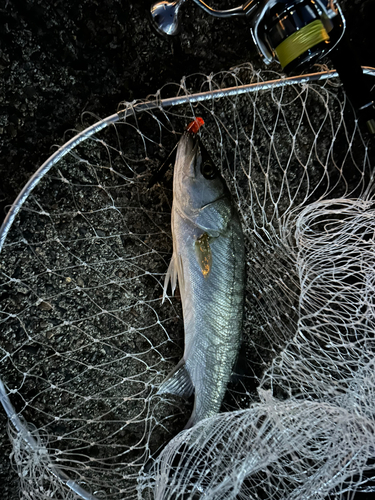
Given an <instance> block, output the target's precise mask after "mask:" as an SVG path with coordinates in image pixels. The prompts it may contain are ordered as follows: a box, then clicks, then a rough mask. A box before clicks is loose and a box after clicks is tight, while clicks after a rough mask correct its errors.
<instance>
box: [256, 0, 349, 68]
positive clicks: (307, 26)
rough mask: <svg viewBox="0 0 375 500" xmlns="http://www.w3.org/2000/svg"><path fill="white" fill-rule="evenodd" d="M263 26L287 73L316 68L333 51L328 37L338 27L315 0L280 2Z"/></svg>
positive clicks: (272, 48)
mask: <svg viewBox="0 0 375 500" xmlns="http://www.w3.org/2000/svg"><path fill="white" fill-rule="evenodd" d="M260 24H261V27H260V29H261V30H262V35H263V38H264V40H265V42H266V43H267V44H268V45H269V47H270V49H271V51H272V54H273V55H274V57H275V58H276V59H277V60H278V61H279V62H280V64H281V66H282V68H283V70H284V71H285V72H286V73H290V72H293V71H295V70H297V71H299V70H301V69H303V68H304V67H306V66H308V65H310V64H313V63H314V62H315V61H317V60H318V59H320V58H321V57H323V56H324V55H325V54H327V52H328V51H329V50H330V49H331V48H332V41H331V37H330V35H329V34H328V33H329V32H330V31H332V29H333V27H334V25H333V23H332V22H331V20H330V19H329V18H328V16H327V15H326V14H325V13H323V12H322V11H321V10H320V9H319V8H318V5H317V3H316V2H314V1H313V0H303V1H302V2H299V3H296V2H295V1H293V0H286V1H285V0H284V1H278V2H277V3H276V4H275V5H273V7H271V8H270V9H269V10H268V11H267V13H266V14H265V16H264V18H263V19H262V21H261V23H260ZM340 28H342V23H341V26H340ZM336 29H339V28H336Z"/></svg>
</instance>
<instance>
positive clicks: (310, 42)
mask: <svg viewBox="0 0 375 500" xmlns="http://www.w3.org/2000/svg"><path fill="white" fill-rule="evenodd" d="M185 1H186V0H177V1H172V2H171V1H166V0H163V1H159V2H157V3H155V4H153V5H152V7H151V17H152V20H153V23H154V25H155V27H156V29H157V30H158V31H159V32H160V33H162V34H164V35H176V34H177V33H178V32H179V21H180V9H181V6H182V5H183V4H184V3H185ZM193 2H194V3H196V4H197V5H198V6H199V7H201V8H202V9H203V10H204V11H205V12H207V13H208V14H210V15H212V16H215V17H221V18H228V17H233V16H245V17H246V18H247V19H248V21H249V25H250V31H251V35H252V38H253V41H254V43H255V45H256V47H257V48H258V52H259V54H260V55H261V57H262V59H263V61H264V62H265V63H266V64H269V63H271V62H273V61H277V62H279V63H280V65H281V67H282V68H283V71H284V72H285V73H287V74H290V73H297V72H300V71H301V70H303V69H305V68H306V67H309V66H311V65H313V64H314V63H315V62H317V61H319V60H320V59H321V58H322V57H324V56H326V55H328V54H329V56H330V58H331V60H332V62H333V64H334V66H335V68H336V70H337V71H338V73H339V75H340V79H341V81H342V83H343V85H344V88H345V90H346V93H347V94H348V96H349V98H350V100H351V102H352V104H353V105H354V107H355V108H356V111H357V113H358V115H359V117H360V119H361V120H363V121H364V122H365V123H366V124H367V128H368V129H369V130H370V132H371V133H373V134H375V108H374V103H373V101H372V99H371V95H370V88H369V86H368V85H367V81H365V79H364V76H363V73H362V69H361V66H360V64H359V62H358V61H357V60H356V56H355V54H354V52H353V50H352V48H351V45H350V43H349V40H348V39H347V37H346V36H345V29H346V22H345V18H344V15H343V13H342V11H341V9H340V6H339V4H338V1H337V0H248V1H245V3H244V4H243V5H240V6H239V7H235V8H233V9H227V10H217V9H213V8H212V7H210V6H208V5H207V4H205V3H204V2H203V1H202V0H193Z"/></svg>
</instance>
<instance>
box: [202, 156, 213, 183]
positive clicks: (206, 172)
mask: <svg viewBox="0 0 375 500" xmlns="http://www.w3.org/2000/svg"><path fill="white" fill-rule="evenodd" d="M201 173H202V175H203V177H204V178H205V179H214V178H215V177H216V176H217V169H216V167H215V165H214V164H213V163H212V161H211V160H206V161H204V162H203V163H202V166H201Z"/></svg>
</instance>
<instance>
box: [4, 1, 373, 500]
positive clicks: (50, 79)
mask: <svg viewBox="0 0 375 500" xmlns="http://www.w3.org/2000/svg"><path fill="white" fill-rule="evenodd" d="M150 4H151V2H149V1H137V2H129V1H122V2H121V1H120V0H111V1H110V0H107V1H100V2H99V1H94V0H91V1H90V0H82V1H81V2H79V3H78V2H68V3H67V2H63V1H47V0H39V1H32V0H24V1H22V0H10V1H7V0H4V2H3V4H2V6H1V7H0V15H1V25H0V85H1V95H0V150H1V157H0V176H1V181H0V209H1V218H2V217H3V215H4V214H5V213H6V210H7V206H9V204H10V203H12V202H13V200H14V199H15V197H16V196H17V194H18V193H19V191H20V189H21V188H22V186H23V185H24V184H25V182H26V181H27V180H28V178H29V177H30V175H31V174H32V173H33V172H34V171H35V170H36V169H37V168H38V167H39V166H40V165H41V164H42V163H43V161H44V160H45V159H46V158H48V156H49V155H50V154H51V153H52V152H53V151H54V145H56V144H58V145H61V144H63V143H64V133H65V132H66V131H67V130H69V129H72V128H79V127H80V123H81V117H82V115H83V114H84V113H86V112H87V113H92V114H94V115H97V116H98V117H100V118H102V117H104V116H107V115H110V114H112V113H114V112H115V111H116V110H117V107H118V104H119V102H121V101H124V100H125V101H132V100H133V99H137V98H144V97H146V96H147V95H149V94H152V93H155V92H156V91H157V90H158V89H159V88H160V87H162V86H163V85H164V84H166V83H169V82H179V81H180V80H181V78H182V77H183V76H184V75H186V74H192V73H195V72H201V73H205V74H208V73H211V72H213V73H215V72H218V71H221V70H225V69H228V68H230V67H233V66H235V65H239V64H242V63H245V62H248V61H251V62H252V63H253V64H254V66H255V67H257V68H262V67H263V66H262V62H261V60H260V58H259V57H258V55H257V52H256V50H255V48H254V45H253V43H252V40H251V36H250V33H249V27H248V25H247V24H246V20H242V19H239V18H235V19H232V20H220V19H213V18H211V17H209V16H208V15H206V14H205V13H203V12H202V11H201V10H200V9H199V8H198V7H197V6H196V5H195V4H193V2H187V5H185V6H184V7H183V12H182V23H181V33H180V35H178V36H177V37H175V38H173V39H164V38H162V37H160V36H159V35H157V34H156V33H155V32H154V30H153V29H152V28H151V26H150V22H149V17H148V13H149V7H150ZM212 5H214V6H216V7H218V8H220V7H221V8H224V7H227V6H230V7H232V6H235V5H236V2H233V1H230V2H219V1H217V2H215V3H213V4H212ZM341 5H342V7H343V9H344V12H345V14H346V16H347V20H348V33H349V38H350V40H351V41H352V44H353V46H354V48H355V50H356V51H357V54H358V56H359V59H360V61H361V63H362V64H363V65H369V66H375V44H374V35H373V24H374V19H375V4H374V2H373V1H372V0H367V1H366V0H365V1H359V0H352V1H349V0H346V1H342V2H341ZM274 69H278V67H277V66H276V65H275V67H274ZM0 415H1V416H0V425H1V426H2V427H3V429H4V432H3V433H2V441H1V442H2V446H1V447H0V449H1V454H2V457H1V462H0V485H1V486H0V493H1V497H2V498H4V499H5V500H8V499H9V500H10V499H16V498H19V494H18V492H17V484H18V481H17V477H16V474H15V473H14V472H13V471H12V469H11V466H10V462H9V458H8V456H9V453H10V446H9V445H8V441H7V437H6V434H5V424H6V420H5V418H4V417H3V414H2V412H0Z"/></svg>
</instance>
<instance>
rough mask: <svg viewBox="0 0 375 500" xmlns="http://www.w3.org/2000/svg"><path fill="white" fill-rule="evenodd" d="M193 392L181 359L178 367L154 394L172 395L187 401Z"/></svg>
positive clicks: (191, 383)
mask: <svg viewBox="0 0 375 500" xmlns="http://www.w3.org/2000/svg"><path fill="white" fill-rule="evenodd" d="M193 392H194V386H193V382H192V380H191V378H190V375H189V372H188V371H187V368H186V365H185V361H184V360H183V359H181V361H180V362H179V363H178V365H177V366H176V367H175V368H174V369H173V370H172V371H171V373H170V374H169V375H168V377H167V378H166V379H165V380H164V382H163V383H162V384H161V386H160V387H159V390H158V392H157V393H156V394H159V395H160V394H174V395H176V396H180V397H182V398H186V399H187V398H188V397H189V396H191V395H192V394H193Z"/></svg>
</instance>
